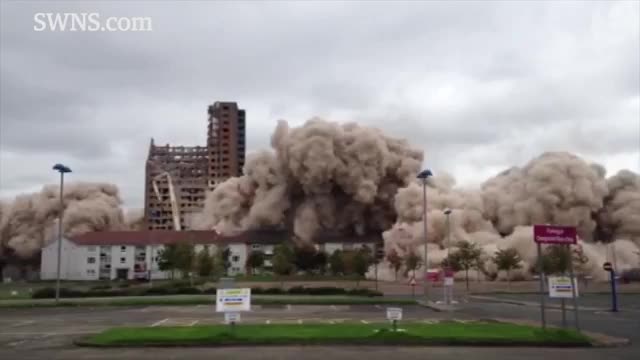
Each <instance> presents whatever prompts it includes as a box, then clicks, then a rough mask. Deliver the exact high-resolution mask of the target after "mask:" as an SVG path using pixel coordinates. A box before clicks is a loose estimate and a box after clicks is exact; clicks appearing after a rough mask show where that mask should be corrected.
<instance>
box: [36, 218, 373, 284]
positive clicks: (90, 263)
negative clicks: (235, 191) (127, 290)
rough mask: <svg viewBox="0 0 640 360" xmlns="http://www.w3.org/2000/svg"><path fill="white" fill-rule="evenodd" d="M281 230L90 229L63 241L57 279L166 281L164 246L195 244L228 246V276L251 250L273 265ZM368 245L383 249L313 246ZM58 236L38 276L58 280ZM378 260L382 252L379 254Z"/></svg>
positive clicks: (357, 241)
mask: <svg viewBox="0 0 640 360" xmlns="http://www.w3.org/2000/svg"><path fill="white" fill-rule="evenodd" d="M287 234H288V233H287V232H286V231H280V230H256V231H248V232H245V233H242V234H239V235H237V236H222V235H220V234H218V233H216V232H215V231H193V230H188V231H170V230H156V231H148V230H144V231H105V232H91V233H86V234H83V235H78V236H73V237H69V238H63V239H62V256H61V262H60V264H61V267H60V274H61V275H60V277H61V279H63V280H112V279H127V280H133V279H148V278H149V276H151V277H152V279H167V278H169V277H170V274H169V273H168V272H164V271H160V270H159V269H158V254H159V252H160V250H161V249H163V248H164V246H166V245H170V244H177V243H185V242H186V243H189V244H193V245H194V247H195V250H196V252H199V251H201V250H203V249H205V248H206V249H208V250H209V251H210V252H211V253H212V254H213V253H215V252H217V251H219V250H221V249H223V248H228V249H229V250H230V256H229V258H230V263H231V265H230V268H229V275H238V274H244V273H245V271H246V261H247V257H248V256H249V254H250V253H251V251H254V250H259V251H262V252H263V253H264V254H265V264H264V268H265V269H266V270H268V269H269V268H270V267H271V257H272V256H273V251H274V247H275V246H276V245H277V244H280V243H283V242H285V241H287V240H288V235H287ZM364 245H366V246H369V248H371V249H372V250H374V251H375V252H376V254H378V255H380V254H381V253H382V237H381V236H380V235H372V236H366V237H345V236H338V235H334V236H329V235H328V236H326V237H319V238H318V240H317V243H316V248H317V249H319V250H324V251H325V252H327V254H329V255H331V254H332V253H333V252H334V251H336V250H347V249H357V248H360V247H362V246H364ZM57 246H58V243H57V238H56V240H55V241H52V242H51V243H49V244H48V245H47V246H46V247H44V248H43V249H42V253H41V266H40V278H41V279H42V280H52V279H56V274H57V272H56V271H57V251H58V248H57ZM378 257H379V258H380V256H378Z"/></svg>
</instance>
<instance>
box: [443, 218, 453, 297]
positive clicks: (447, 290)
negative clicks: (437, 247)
mask: <svg viewBox="0 0 640 360" xmlns="http://www.w3.org/2000/svg"><path fill="white" fill-rule="evenodd" d="M444 214H445V215H446V216H447V240H446V242H447V243H446V244H445V247H446V248H447V257H446V259H447V263H446V264H447V266H446V268H445V269H443V271H444V272H445V273H444V277H445V278H446V277H447V273H448V270H449V267H450V266H451V264H449V261H450V259H449V247H450V246H451V222H450V221H449V215H451V209H446V210H445V211H444ZM443 289H444V302H445V304H447V305H449V304H451V300H452V298H453V296H452V295H453V294H452V293H453V287H452V286H450V285H448V284H445V285H444V286H443Z"/></svg>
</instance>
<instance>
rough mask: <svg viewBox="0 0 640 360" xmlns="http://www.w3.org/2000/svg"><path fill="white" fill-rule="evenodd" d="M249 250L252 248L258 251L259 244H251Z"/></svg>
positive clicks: (260, 246)
mask: <svg viewBox="0 0 640 360" xmlns="http://www.w3.org/2000/svg"><path fill="white" fill-rule="evenodd" d="M251 248H252V249H253V250H258V249H260V248H262V245H260V244H253V245H251Z"/></svg>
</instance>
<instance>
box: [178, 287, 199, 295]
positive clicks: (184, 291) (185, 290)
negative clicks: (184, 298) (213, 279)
mask: <svg viewBox="0 0 640 360" xmlns="http://www.w3.org/2000/svg"><path fill="white" fill-rule="evenodd" d="M174 294H175V295H196V294H202V291H200V289H198V288H196V287H190V286H185V287H179V288H176V289H174Z"/></svg>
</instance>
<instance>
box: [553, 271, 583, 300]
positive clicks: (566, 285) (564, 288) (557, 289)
mask: <svg viewBox="0 0 640 360" xmlns="http://www.w3.org/2000/svg"><path fill="white" fill-rule="evenodd" d="M571 288H572V283H571V278H570V277H568V276H550V277H549V297H552V298H568V299H571V298H572V297H573V295H572V290H571ZM577 296H578V284H577V283H576V297H577Z"/></svg>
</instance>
